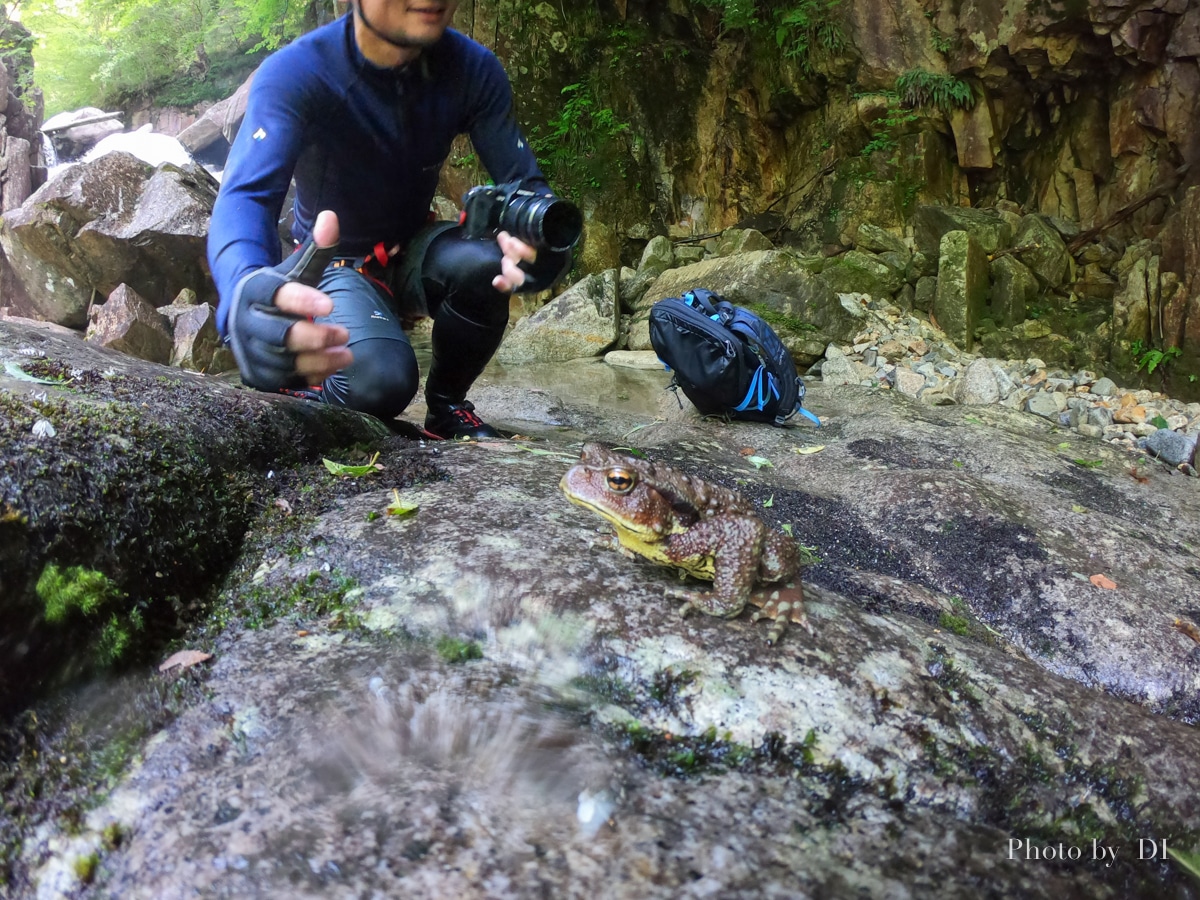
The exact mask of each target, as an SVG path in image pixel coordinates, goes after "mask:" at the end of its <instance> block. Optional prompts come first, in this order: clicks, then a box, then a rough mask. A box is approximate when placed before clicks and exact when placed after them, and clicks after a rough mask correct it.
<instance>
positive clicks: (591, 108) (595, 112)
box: [530, 78, 630, 190]
mask: <svg viewBox="0 0 1200 900" xmlns="http://www.w3.org/2000/svg"><path fill="white" fill-rule="evenodd" d="M562 95H563V97H564V98H565V100H564V101H563V103H562V105H561V106H560V107H559V109H558V112H557V114H556V115H555V116H554V118H552V119H551V120H550V122H549V123H548V125H547V128H548V130H547V131H546V132H545V133H541V132H542V130H541V129H539V128H537V127H535V128H534V129H532V131H531V137H530V146H531V147H532V148H533V152H534V154H535V155H536V156H537V158H538V160H539V161H540V162H541V163H542V164H543V165H544V166H545V167H546V168H548V169H549V170H550V172H548V173H547V174H551V173H552V180H553V181H558V182H561V183H562V184H563V185H565V186H566V187H567V188H568V190H569V189H570V187H571V186H577V187H578V186H584V185H586V186H587V187H590V188H593V189H594V188H599V187H600V186H601V185H602V184H603V179H604V178H606V177H611V176H612V174H613V172H614V170H615V171H616V172H617V173H618V174H619V175H620V176H621V177H624V174H625V169H624V165H625V159H626V158H627V156H628V148H627V141H626V138H627V136H628V134H629V130H630V129H629V125H628V123H626V122H623V121H621V119H620V117H619V116H618V115H617V113H616V112H614V111H613V109H612V107H610V106H607V105H605V104H604V103H603V102H602V101H601V99H600V96H599V92H598V89H597V83H596V79H594V78H589V79H588V80H586V81H580V82H576V83H574V84H568V85H567V86H566V87H564V88H563V89H562Z"/></svg>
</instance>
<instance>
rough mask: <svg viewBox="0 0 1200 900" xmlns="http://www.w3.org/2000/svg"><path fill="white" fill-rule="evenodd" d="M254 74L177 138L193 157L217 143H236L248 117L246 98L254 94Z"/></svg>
mask: <svg viewBox="0 0 1200 900" xmlns="http://www.w3.org/2000/svg"><path fill="white" fill-rule="evenodd" d="M253 80H254V75H253V73H252V74H251V75H250V77H249V78H247V79H246V80H245V81H243V82H242V84H241V85H240V86H239V87H238V89H237V90H236V91H234V92H233V94H232V95H231V96H229V97H227V98H225V99H224V100H221V101H220V102H218V103H214V104H213V105H212V106H210V107H209V108H208V109H207V110H206V111H205V112H204V114H203V115H202V116H200V118H198V119H197V120H196V121H195V122H193V123H192V124H191V125H189V126H188V127H187V128H185V129H183V131H181V132H179V134H178V135H177V136H176V137H177V138H178V140H179V143H181V144H182V145H183V146H184V149H186V150H187V151H188V152H189V153H191V154H192V155H193V156H195V155H197V154H199V153H201V152H202V151H204V150H207V149H209V148H210V147H211V146H212V145H213V144H215V143H220V142H224V143H225V144H226V145H228V144H231V143H233V138H234V136H235V135H236V134H237V132H238V128H239V127H240V126H241V124H242V118H243V117H244V116H245V115H246V98H247V97H249V95H250V82H251V81H253Z"/></svg>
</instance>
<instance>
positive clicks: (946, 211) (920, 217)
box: [912, 206, 1013, 259]
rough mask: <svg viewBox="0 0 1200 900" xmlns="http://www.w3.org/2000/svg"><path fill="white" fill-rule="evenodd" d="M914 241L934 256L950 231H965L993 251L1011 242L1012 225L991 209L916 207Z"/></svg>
mask: <svg viewBox="0 0 1200 900" xmlns="http://www.w3.org/2000/svg"><path fill="white" fill-rule="evenodd" d="M912 224H913V242H914V243H915V244H916V248H917V249H918V250H920V251H921V252H922V253H924V254H925V255H926V256H929V257H931V258H933V259H937V255H938V253H939V252H940V249H941V242H942V238H943V237H944V236H945V235H946V234H948V233H950V232H951V231H966V232H967V233H969V234H970V235H971V236H972V237H974V238H975V241H976V242H977V243H978V244H979V245H980V246H981V247H982V248H983V251H984V253H995V252H996V251H998V250H1003V249H1005V248H1006V247H1008V246H1010V245H1011V243H1012V237H1013V235H1012V226H1010V225H1009V224H1008V222H1006V221H1005V220H1004V219H1003V218H1002V217H1001V216H1000V214H999V213H997V212H996V211H995V210H992V209H974V208H971V207H965V206H918V207H917V209H916V212H915V213H914V214H913V223H912Z"/></svg>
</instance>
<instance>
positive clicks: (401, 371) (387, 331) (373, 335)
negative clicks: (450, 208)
mask: <svg viewBox="0 0 1200 900" xmlns="http://www.w3.org/2000/svg"><path fill="white" fill-rule="evenodd" d="M500 260H501V252H500V247H499V245H498V244H497V243H496V242H495V241H493V240H472V239H468V238H465V237H463V235H462V230H461V229H459V228H452V229H450V230H449V231H446V232H444V233H443V234H440V235H438V236H437V237H436V238H434V240H433V242H432V243H431V244H430V245H429V249H428V250H427V251H426V253H425V259H424V262H423V264H422V266H421V271H420V278H421V284H422V286H423V288H424V291H425V302H426V307H427V309H428V311H429V314H430V315H431V316H432V317H433V332H432V338H431V339H432V343H433V361H432V363H431V365H430V369H429V376H428V378H427V379H426V383H425V397H426V400H427V401H428V402H429V403H430V404H437V403H461V402H462V401H463V400H464V399H465V398H466V395H467V391H468V390H469V389H470V387H471V385H472V384H473V383H474V381H475V379H476V378H478V377H479V375H480V373H481V372H482V371H483V368H484V366H486V365H487V363H488V360H490V359H491V358H492V355H493V354H494V353H495V352H496V349H497V348H498V347H499V346H500V341H501V340H502V339H503V337H504V328H505V325H507V324H508V294H504V293H501V292H500V291H497V290H496V289H495V288H494V287H492V279H493V278H495V277H496V276H497V275H499V274H500ZM319 287H320V289H321V290H322V291H324V292H325V293H326V294H328V295H329V296H330V298H331V299H332V300H333V312H332V313H331V314H330V315H328V316H325V317H323V318H320V319H318V320H317V321H318V322H331V323H335V324H338V325H342V326H344V327H345V328H346V329H347V330H348V331H349V332H350V340H349V347H350V350H351V352H352V353H353V354H354V362H353V363H351V364H350V366H348V367H347V368H345V369H343V370H342V371H340V372H337V373H336V374H334V375H331V376H330V377H329V378H327V379H326V380H325V383H324V384H323V385H322V388H323V391H322V393H323V394H324V397H325V400H326V402H328V403H332V404H335V405H337V406H348V407H350V408H351V409H357V410H359V411H361V412H365V413H369V414H370V415H373V416H377V417H378V418H381V419H391V418H394V417H395V416H397V415H399V414H400V413H401V412H402V411H403V410H404V409H405V407H407V406H408V404H409V402H410V401H411V400H412V398H413V396H414V395H415V394H416V392H417V383H418V381H419V379H420V372H419V370H418V368H417V358H416V356H415V354H414V353H413V349H412V345H411V344H410V343H409V340H408V335H407V334H405V333H404V329H403V328H401V326H400V317H399V315H398V314H397V311H396V307H397V305H398V303H402V302H403V298H396V301H393V299H392V298H391V296H390V295H389V294H388V292H387V291H385V290H384V289H383V288H382V287H381V286H379V285H378V284H377V283H375V282H373V281H371V280H370V279H369V278H367V277H365V276H364V275H362V274H361V273H360V272H358V271H356V270H354V269H351V268H329V269H326V271H325V274H324V276H323V278H322V279H321V283H320V285H319Z"/></svg>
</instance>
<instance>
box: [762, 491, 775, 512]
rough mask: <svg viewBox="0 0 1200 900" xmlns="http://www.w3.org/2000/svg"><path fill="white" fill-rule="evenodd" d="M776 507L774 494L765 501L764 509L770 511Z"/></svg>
mask: <svg viewBox="0 0 1200 900" xmlns="http://www.w3.org/2000/svg"><path fill="white" fill-rule="evenodd" d="M774 505H775V495H774V494H772V495H771V496H770V497H768V498H767V499H766V500H764V501H763V508H764V509H770V508H771V507H772V506H774Z"/></svg>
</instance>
